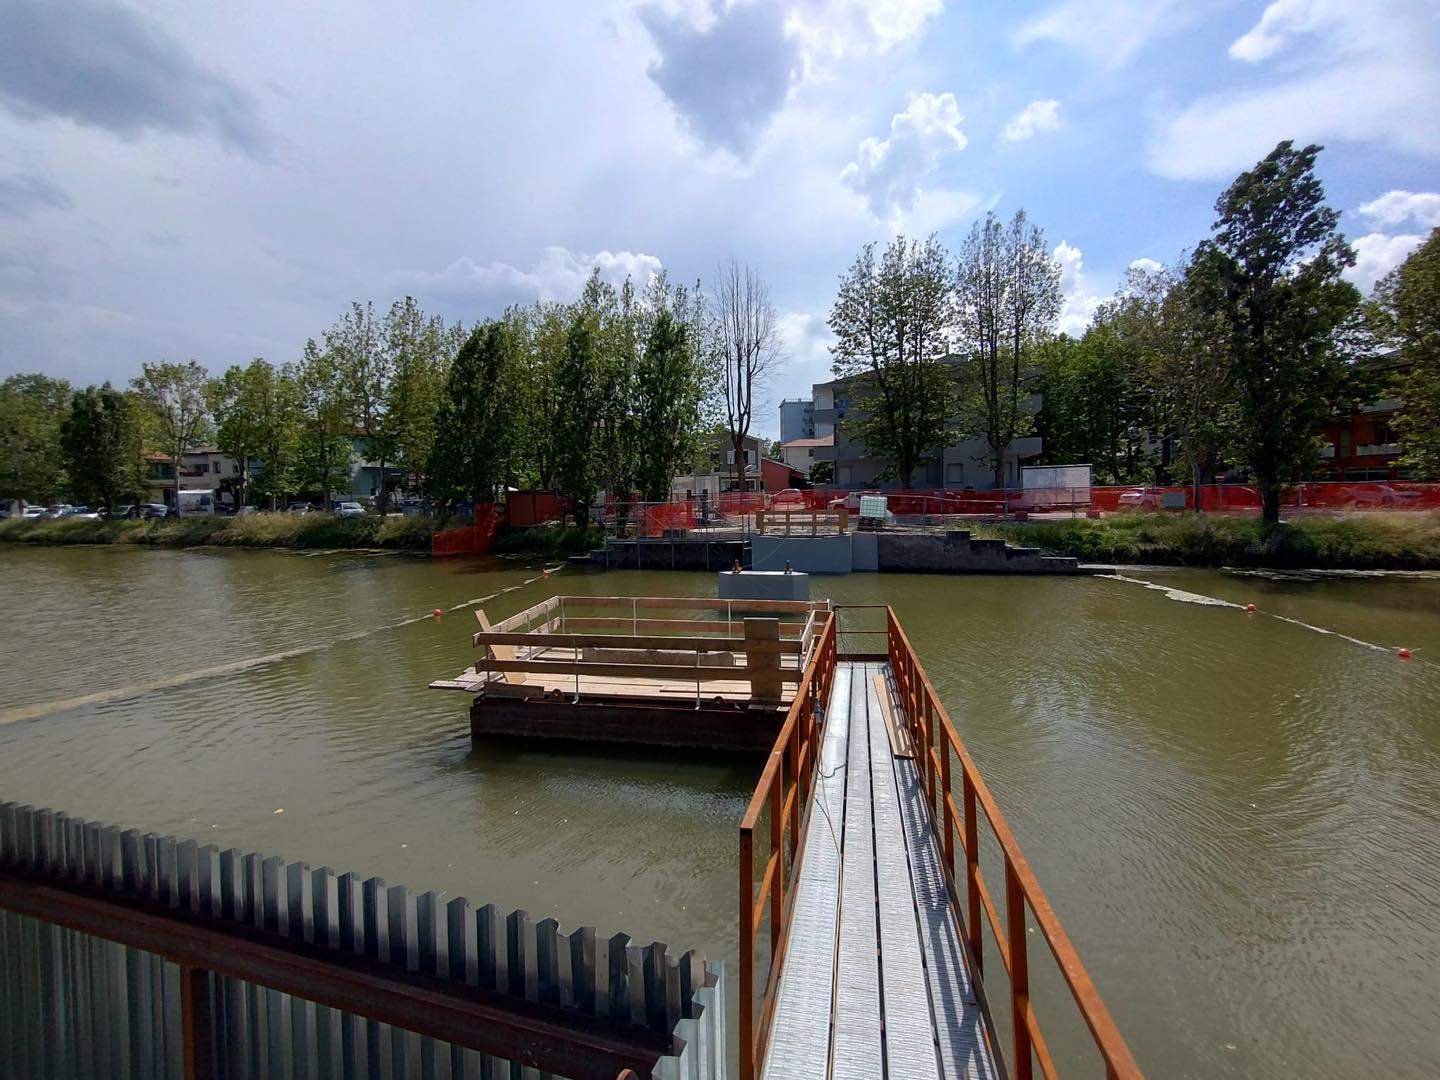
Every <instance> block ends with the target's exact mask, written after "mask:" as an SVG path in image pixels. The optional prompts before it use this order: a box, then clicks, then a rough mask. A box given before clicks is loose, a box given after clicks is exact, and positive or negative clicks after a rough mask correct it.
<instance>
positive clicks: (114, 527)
mask: <svg viewBox="0 0 1440 1080" xmlns="http://www.w3.org/2000/svg"><path fill="white" fill-rule="evenodd" d="M434 528H435V523H434V522H433V521H432V520H431V519H430V518H422V517H401V516H394V517H389V518H381V517H379V516H376V515H367V516H366V517H362V518H336V517H333V516H331V515H329V514H304V515H301V514H252V515H249V516H247V517H188V518H161V519H157V520H152V521H65V520H63V519H62V520H60V521H19V520H11V521H4V522H0V543H16V544H151V545H154V546H156V547H198V546H202V545H216V546H222V547H291V548H326V549H331V548H333V549H344V548H381V549H386V550H393V551H429V550H430V537H431V534H432V533H433V531H434Z"/></svg>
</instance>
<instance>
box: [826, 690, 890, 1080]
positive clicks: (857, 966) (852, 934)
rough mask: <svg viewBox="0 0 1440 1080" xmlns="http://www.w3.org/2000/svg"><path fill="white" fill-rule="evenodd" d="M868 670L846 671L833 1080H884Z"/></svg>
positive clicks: (832, 1059)
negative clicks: (876, 1079)
mask: <svg viewBox="0 0 1440 1080" xmlns="http://www.w3.org/2000/svg"><path fill="white" fill-rule="evenodd" d="M866 675H867V670H866V668H865V667H864V665H860V664H854V665H851V667H850V670H849V671H848V672H846V677H847V678H848V680H849V681H850V718H849V722H850V754H849V756H848V761H847V765H846V771H847V773H848V776H847V778H846V782H845V838H844V851H845V860H844V863H843V865H842V866H841V882H840V892H841V901H840V940H839V948H838V954H837V956H836V960H835V1041H834V1049H833V1050H832V1051H831V1072H830V1075H831V1077H832V1080H862V1078H863V1080H869V1078H873V1077H877V1076H883V1075H884V1065H883V1063H882V1060H881V1050H880V1048H881V1039H880V1031H881V1028H880V989H879V985H880V962H879V958H878V957H877V955H876V951H877V949H878V948H879V941H878V938H877V935H876V929H875V835H874V820H873V816H872V815H873V807H872V805H871V798H870V782H871V781H870V755H869V753H868V752H867V749H866V748H867V747H868V745H869V742H868V739H869V733H868V731H867V728H866V725H867V723H868V717H867V715H866V695H865V683H866Z"/></svg>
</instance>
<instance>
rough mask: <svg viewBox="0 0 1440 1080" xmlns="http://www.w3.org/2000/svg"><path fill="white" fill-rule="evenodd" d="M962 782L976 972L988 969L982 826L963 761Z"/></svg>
mask: <svg viewBox="0 0 1440 1080" xmlns="http://www.w3.org/2000/svg"><path fill="white" fill-rule="evenodd" d="M960 785H961V789H962V795H961V799H962V804H963V807H962V808H963V810H964V813H965V930H966V936H967V937H969V938H970V952H971V953H972V954H973V955H974V957H975V974H976V975H979V974H981V973H982V972H983V971H984V970H985V962H984V959H983V957H982V955H981V953H982V948H981V947H982V945H983V944H984V940H983V938H982V937H981V934H980V829H979V823H978V821H977V820H976V816H975V814H976V807H975V781H974V780H972V779H971V778H970V770H969V769H966V768H965V767H964V765H963V764H962V765H961V774H960Z"/></svg>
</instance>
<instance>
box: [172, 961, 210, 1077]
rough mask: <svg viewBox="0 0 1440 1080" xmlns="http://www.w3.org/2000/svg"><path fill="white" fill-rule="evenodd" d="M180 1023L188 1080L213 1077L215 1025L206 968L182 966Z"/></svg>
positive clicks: (208, 976)
mask: <svg viewBox="0 0 1440 1080" xmlns="http://www.w3.org/2000/svg"><path fill="white" fill-rule="evenodd" d="M180 1026H181V1044H182V1052H183V1055H184V1060H185V1080H210V1078H211V1077H213V1076H214V1075H215V1025H214V1022H213V1019H212V1016H211V1009H210V973H209V972H208V971H206V970H204V969H203V968H196V967H190V966H189V965H182V966H181V968H180Z"/></svg>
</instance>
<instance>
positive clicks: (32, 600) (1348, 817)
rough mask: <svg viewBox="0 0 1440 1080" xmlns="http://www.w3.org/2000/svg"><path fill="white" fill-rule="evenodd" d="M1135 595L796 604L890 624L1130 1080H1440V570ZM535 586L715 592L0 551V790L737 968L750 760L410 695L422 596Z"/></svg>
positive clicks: (866, 595) (927, 589)
mask: <svg viewBox="0 0 1440 1080" xmlns="http://www.w3.org/2000/svg"><path fill="white" fill-rule="evenodd" d="M1125 576H1126V577H1127V578H1129V579H1131V580H1110V579H1061V578H1034V579H1024V578H981V577H920V576H905V575H885V576H875V575H853V576H849V577H841V578H833V579H820V578H817V579H815V580H814V582H813V585H814V589H813V592H814V594H815V595H816V596H817V597H818V596H827V595H828V596H830V597H831V598H833V599H835V600H836V601H839V602H851V603H867V602H868V603H873V602H880V601H884V602H888V603H891V604H893V605H894V606H895V608H896V610H897V612H898V613H899V615H900V618H901V620H902V622H903V624H904V625H905V628H906V630H907V632H908V633H909V635H910V637H911V640H912V642H913V643H914V645H915V648H916V650H917V651H918V653H919V654H920V657H921V660H922V662H923V663H924V664H925V666H926V668H927V669H928V671H929V673H930V675H931V677H932V679H933V681H934V683H935V685H936V687H937V688H938V690H939V691H940V693H941V696H942V697H943V698H944V700H945V702H946V705H947V707H948V709H949V711H950V713H951V715H952V717H953V718H954V720H955V722H956V725H957V727H958V729H959V731H960V734H961V736H962V738H963V739H965V741H966V742H967V744H968V745H969V747H970V750H971V752H972V753H973V755H974V757H975V758H976V760H977V761H978V763H979V765H980V768H981V770H982V772H983V773H984V774H985V776H986V778H987V780H988V782H989V783H990V785H991V787H992V789H993V790H994V792H995V794H996V797H997V798H998V800H999V802H1000V805H1001V807H1002V809H1003V810H1004V812H1005V814H1006V815H1007V816H1008V818H1009V820H1010V823H1011V825H1012V826H1013V828H1014V830H1015V832H1016V833H1017V835H1018V837H1019V840H1020V843H1021V845H1022V847H1023V848H1024V850H1025V851H1026V853H1027V855H1028V857H1029V858H1030V860H1031V862H1032V864H1033V865H1034V867H1035V869H1036V871H1037V873H1038V875H1039V877H1040V880H1041V882H1042V884H1043V885H1044V886H1045V888H1046V890H1047V892H1048V893H1049V895H1050V898H1051V900H1052V902H1053V904H1054V906H1055V908H1056V910H1057V912H1058V914H1059V915H1060V918H1061V920H1062V921H1063V923H1064V925H1065V927H1066V929H1067V931H1068V932H1069V934H1070V936H1071V937H1072V939H1073V940H1074V941H1075V943H1076V945H1077V946H1078V948H1079V950H1080V954H1081V956H1082V958H1083V959H1084V960H1085V962H1086V964H1087V966H1088V967H1089V969H1090V971H1091V973H1092V975H1093V976H1094V977H1095V979H1096V981H1097V983H1098V984H1099V987H1100V990H1101V992H1102V995H1103V996H1104V998H1105V1000H1106V1003H1107V1004H1108V1005H1109V1007H1110V1009H1111V1011H1112V1013H1113V1014H1114V1015H1115V1018H1116V1020H1117V1022H1118V1023H1119V1025H1120V1028H1121V1030H1122V1031H1123V1032H1124V1034H1125V1035H1126V1037H1127V1039H1128V1040H1129V1042H1130V1044H1131V1046H1132V1048H1133V1049H1134V1051H1135V1053H1136V1056H1137V1058H1138V1059H1139V1061H1140V1063H1141V1065H1142V1067H1144V1068H1145V1070H1146V1071H1147V1073H1148V1074H1150V1075H1152V1076H1156V1077H1183V1076H1236V1077H1240V1076H1244V1077H1252V1076H1253V1077H1266V1076H1276V1075H1282V1074H1285V1075H1296V1076H1307V1077H1350V1076H1358V1075H1367V1076H1369V1075H1386V1076H1414V1077H1419V1076H1433V1075H1435V1074H1436V1073H1437V1072H1440V579H1436V578H1433V577H1425V576H1420V575H1414V576H1393V577H1372V578H1363V577H1345V576H1339V575H1323V576H1315V577H1313V578H1303V579H1300V578H1293V577H1291V578H1277V577H1267V576H1263V575H1241V574H1229V573H1220V572H1200V571H1169V572H1164V571H1157V572H1143V571H1137V572H1127V573H1126V575H1125ZM560 591H564V592H571V593H581V592H588V593H620V594H636V595H657V594H676V595H713V594H714V581H713V578H712V577H710V576H708V575H702V574H677V573H642V572H634V571H620V572H616V573H612V574H608V575H607V574H599V573H594V574H586V573H580V572H575V571H570V570H566V571H562V572H560V573H557V574H556V575H554V576H553V577H551V578H550V579H549V580H543V579H541V578H540V576H539V573H538V570H537V569H536V568H535V567H534V566H531V565H527V564H518V563H513V562H504V561H487V562H464V561H443V562H431V561H428V560H424V559H416V558H411V557H406V556H394V555H370V554H355V553H335V554H313V555H305V554H296V553H284V552H222V551H210V550H195V551H148V550H133V549H128V548H123V547H117V548H85V549H69V550H67V549H21V548H7V549H4V550H0V597H3V600H4V604H5V610H6V619H5V623H4V628H5V629H4V640H3V645H0V798H5V799H11V800H18V801H22V802H30V803H34V804H37V805H46V806H50V807H53V808H57V809H63V810H65V811H68V812H70V813H74V814H79V815H83V816H87V817H91V818H95V819H100V820H104V821H107V822H111V823H115V824H120V825H124V826H138V827H142V828H144V829H148V830H154V831H161V832H169V833H173V834H178V835H182V836H191V837H195V838H197V839H200V840H202V841H206V842H214V843H218V844H220V845H222V846H235V847H240V848H243V849H247V850H258V851H263V852H265V853H267V854H278V855H283V856H285V857H288V858H302V859H307V860H310V861H312V862H314V863H316V864H317V865H318V864H321V863H324V864H329V865H331V866H334V867H336V868H337V869H342V870H344V869H350V870H357V871H362V872H365V873H373V874H380V875H383V876H385V877H386V878H387V879H388V880H390V881H392V882H404V883H406V884H409V885H411V886H415V887H417V888H422V889H423V888H438V889H445V890H449V891H450V892H451V893H454V894H462V895H466V896H468V897H470V898H471V899H472V900H473V901H475V902H477V903H484V902H493V903H496V904H499V905H502V906H504V907H511V906H515V907H526V908H529V909H530V910H531V911H532V912H533V913H536V914H537V917H540V916H543V915H553V916H555V917H557V918H558V919H560V920H561V922H562V924H564V925H566V926H574V925H577V924H582V923H584V924H592V925H596V926H598V927H599V928H600V929H601V930H602V931H604V932H614V931H615V930H625V931H627V932H629V933H630V934H632V935H633V936H634V937H636V938H637V939H641V940H644V941H650V940H662V941H667V942H670V943H671V944H672V945H680V946H685V947H699V948H703V949H705V950H706V951H707V953H709V954H712V955H718V956H720V957H722V958H724V959H725V960H726V962H727V966H728V968H729V970H730V972H731V973H732V978H733V973H734V971H735V970H736V968H735V963H736V940H735V934H736V931H735V920H736V916H735V910H734V909H735V850H736V848H735V844H736V826H737V824H738V821H739V818H740V815H741V813H742V811H743V808H744V806H745V803H746V801H747V799H748V797H749V794H750V791H751V789H752V787H753V784H754V781H755V779H756V776H757V774H758V763H755V762H751V761H748V760H746V759H726V760H723V761H720V762H712V761H707V760H705V759H703V758H695V757H683V756H681V757H677V756H674V755H659V754H655V755H649V754H644V753H639V754H636V753H615V752H611V753H600V754H590V753H585V752H582V751H573V750H571V751H557V750H552V749H542V750H534V751H531V750H519V749H516V748H514V747H503V748H502V747H486V748H480V749H472V747H471V745H470V740H469V736H468V727H467V720H466V707H467V704H468V699H467V698H466V697H464V696H463V695H460V694H447V693H439V692H435V691H429V690H427V689H426V683H427V682H428V681H429V680H430V679H432V678H436V677H449V676H452V675H453V674H454V673H455V672H456V671H458V670H460V668H461V667H463V666H464V665H465V664H466V663H467V661H468V660H469V659H470V648H469V633H470V631H471V629H472V628H473V625H474V623H473V619H472V617H471V616H470V615H469V613H468V612H467V611H465V610H454V611H448V613H447V614H446V615H445V616H444V617H443V618H441V619H439V620H435V619H432V618H430V617H429V616H428V613H429V612H430V610H431V609H432V608H436V607H440V608H444V609H447V610H448V609H451V608H455V607H456V606H457V605H462V604H465V603H466V602H469V601H473V600H476V599H479V598H481V597H487V596H488V597H492V599H490V600H488V601H487V602H486V603H485V607H486V610H487V612H488V613H489V614H490V615H491V616H492V617H504V616H505V615H508V614H510V613H512V612H514V611H516V610H519V609H520V608H522V607H525V606H528V605H529V604H532V603H535V602H538V601H539V600H541V599H544V598H545V597H546V596H549V595H551V594H552V593H554V592H560ZM1251 602H1253V603H1255V604H1256V605H1257V606H1258V608H1259V611H1258V613H1256V614H1253V615H1250V614H1247V613H1246V612H1245V611H1244V605H1245V604H1247V603H1251ZM1399 646H1405V647H1408V648H1410V649H1412V650H1414V659H1412V660H1410V661H1408V662H1407V661H1403V660H1400V659H1398V658H1397V656H1396V653H1395V650H1396V648H1397V647H1399ZM997 885H998V883H997ZM992 887H996V886H992ZM1039 949H1040V945H1039V943H1038V942H1037V943H1035V944H1032V947H1031V955H1032V957H1034V956H1036V955H1038V952H1039ZM1053 1011H1054V1005H1053V1004H1050V1003H1046V1002H1041V1013H1040V1015H1041V1018H1042V1021H1046V1020H1047V1017H1049V1016H1050V1015H1051V1013H1052V1012H1053ZM1071 1039H1072V1036H1071V1035H1070V1034H1069V1033H1068V1032H1067V1031H1066V1030H1065V1029H1064V1028H1063V1025H1062V1027H1061V1029H1060V1031H1059V1034H1057V1035H1056V1036H1054V1041H1055V1042H1056V1043H1057V1045H1058V1047H1059V1049H1060V1051H1061V1054H1062V1059H1068V1057H1069V1053H1070V1046H1071Z"/></svg>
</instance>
